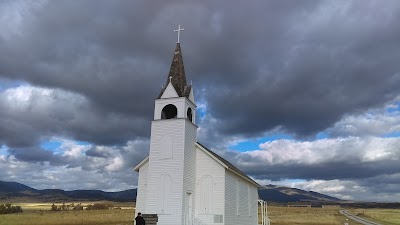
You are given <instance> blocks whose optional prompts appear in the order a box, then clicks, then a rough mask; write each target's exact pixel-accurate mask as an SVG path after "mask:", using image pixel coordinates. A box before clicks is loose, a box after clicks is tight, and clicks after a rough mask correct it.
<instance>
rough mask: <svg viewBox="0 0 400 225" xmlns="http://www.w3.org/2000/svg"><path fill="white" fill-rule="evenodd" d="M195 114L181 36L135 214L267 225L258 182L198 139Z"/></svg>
mask: <svg viewBox="0 0 400 225" xmlns="http://www.w3.org/2000/svg"><path fill="white" fill-rule="evenodd" d="M178 31H180V30H178ZM178 37H179V32H178ZM195 118H196V104H195V100H194V96H193V87H192V86H191V85H188V84H187V83H186V76H185V70H184V65H183V59H182V51H181V47H180V43H179V38H178V42H177V45H176V48H175V52H174V56H173V60H172V64H171V68H170V71H169V75H168V79H167V82H166V85H165V87H164V88H163V89H162V90H161V93H160V95H159V96H158V97H157V99H155V106H154V120H153V121H152V122H151V138H150V155H149V156H148V157H147V158H145V159H144V160H143V161H141V162H140V163H139V164H138V165H137V166H136V167H135V168H134V171H136V172H139V180H138V190H137V198H136V211H135V213H136V214H137V213H138V212H141V213H142V214H157V216H158V223H157V225H239V224H240V225H258V224H268V219H267V217H266V203H265V202H264V201H262V200H259V199H258V191H257V188H258V187H259V185H258V184H257V183H256V182H255V181H254V180H252V179H251V178H250V177H249V176H247V175H246V174H245V173H243V172H242V171H240V170H239V169H238V168H236V167H235V166H233V165H232V164H231V163H229V162H228V161H227V160H225V159H223V158H222V157H220V156H218V155H217V154H216V153H214V152H212V151H211V150H209V149H208V148H206V147H205V146H204V145H202V144H200V143H198V142H197V128H198V127H197V125H196V121H195Z"/></svg>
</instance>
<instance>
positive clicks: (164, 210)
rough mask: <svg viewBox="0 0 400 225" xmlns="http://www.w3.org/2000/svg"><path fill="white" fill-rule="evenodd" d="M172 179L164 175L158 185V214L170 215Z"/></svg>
mask: <svg viewBox="0 0 400 225" xmlns="http://www.w3.org/2000/svg"><path fill="white" fill-rule="evenodd" d="M171 185H172V182H171V177H170V176H169V175H167V174H163V175H161V177H160V180H159V185H158V198H157V200H158V204H157V205H158V207H159V208H158V209H159V210H158V212H159V213H160V214H168V213H169V208H170V207H171V194H172V193H171V188H172V187H171Z"/></svg>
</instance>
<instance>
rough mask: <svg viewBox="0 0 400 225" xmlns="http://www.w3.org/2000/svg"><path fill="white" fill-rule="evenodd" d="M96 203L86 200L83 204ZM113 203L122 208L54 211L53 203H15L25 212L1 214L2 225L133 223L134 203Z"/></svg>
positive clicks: (0, 221)
mask: <svg viewBox="0 0 400 225" xmlns="http://www.w3.org/2000/svg"><path fill="white" fill-rule="evenodd" d="M94 203H96V202H84V203H82V205H88V204H94ZM108 203H110V202H108ZM65 204H68V203H65ZM75 204H77V203H75ZM112 204H113V205H114V207H118V208H121V209H111V210H91V211H87V210H83V211H59V212H52V211H50V208H51V205H52V203H14V204H13V205H19V206H21V207H22V209H23V210H24V212H23V213H21V214H7V215H0V225H106V224H107V225H133V219H134V212H135V211H134V203H112ZM58 205H60V204H58Z"/></svg>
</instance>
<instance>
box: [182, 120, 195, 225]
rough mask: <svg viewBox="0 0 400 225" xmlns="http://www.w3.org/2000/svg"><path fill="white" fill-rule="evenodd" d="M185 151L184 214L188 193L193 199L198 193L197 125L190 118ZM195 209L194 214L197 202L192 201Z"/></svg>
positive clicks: (186, 126)
mask: <svg viewBox="0 0 400 225" xmlns="http://www.w3.org/2000/svg"><path fill="white" fill-rule="evenodd" d="M184 134H185V152H184V158H185V162H184V175H183V190H184V192H183V193H182V194H183V197H182V206H183V207H182V214H185V213H186V208H187V207H188V206H186V204H187V200H186V194H187V193H191V194H192V199H195V196H196V193H195V188H196V151H195V143H196V139H197V126H195V125H194V124H193V123H192V122H190V121H189V120H185V130H184ZM192 205H193V209H192V213H193V214H194V210H195V209H194V208H195V207H194V205H195V203H194V202H193V203H192ZM183 219H184V217H183V218H182V223H181V224H183V222H184V221H183Z"/></svg>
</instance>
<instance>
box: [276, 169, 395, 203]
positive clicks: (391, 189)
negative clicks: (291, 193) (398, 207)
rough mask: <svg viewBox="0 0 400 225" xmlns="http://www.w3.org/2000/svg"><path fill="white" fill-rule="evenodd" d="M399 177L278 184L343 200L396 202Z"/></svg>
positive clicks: (282, 182)
mask: <svg viewBox="0 0 400 225" xmlns="http://www.w3.org/2000/svg"><path fill="white" fill-rule="evenodd" d="M399 175H400V173H397V174H394V175H390V176H389V175H382V176H378V177H373V178H369V179H355V180H337V179H335V180H308V181H300V182H291V181H290V180H286V181H281V182H279V184H280V185H284V186H289V187H292V188H299V189H303V190H307V191H316V192H319V193H324V194H327V195H330V196H334V197H337V198H340V199H343V200H354V201H378V202H398V201H399V199H400V193H399V188H398V186H399V183H398V181H399ZM376 181H379V183H375V182H376ZM272 183H273V182H272ZM377 195H379V198H376V196H377Z"/></svg>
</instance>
